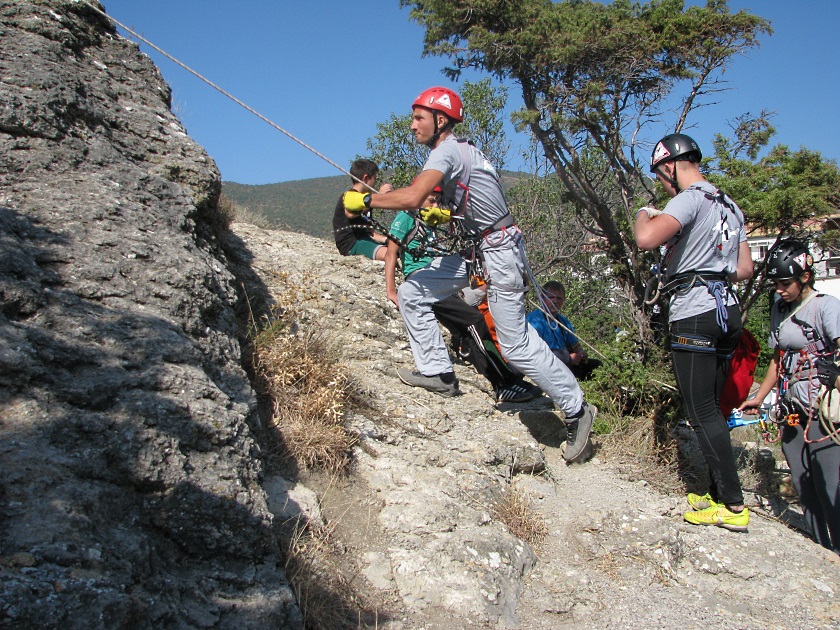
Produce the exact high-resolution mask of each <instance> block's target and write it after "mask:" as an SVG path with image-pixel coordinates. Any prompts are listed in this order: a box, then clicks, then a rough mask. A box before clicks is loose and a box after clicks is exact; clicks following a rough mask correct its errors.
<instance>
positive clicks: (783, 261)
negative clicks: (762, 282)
mask: <svg viewBox="0 0 840 630" xmlns="http://www.w3.org/2000/svg"><path fill="white" fill-rule="evenodd" d="M765 263H766V265H767V267H766V269H767V277H768V278H769V279H770V280H790V279H791V278H799V277H801V276H802V274H803V273H805V272H806V271H810V272H811V275H812V276H813V275H814V258H813V257H812V256H811V252H809V251H808V246H807V245H805V243H803V242H801V241H795V240H793V239H787V240H784V241H780V242H779V243H777V244H776V245H774V246H773V247H772V248H771V249H770V251H769V252H767V258H766V259H765Z"/></svg>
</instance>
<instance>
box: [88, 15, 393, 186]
mask: <svg viewBox="0 0 840 630" xmlns="http://www.w3.org/2000/svg"><path fill="white" fill-rule="evenodd" d="M73 2H77V3H79V2H80V3H82V4H84V5H86V6H88V7H90V8H91V9H93V11H95V12H96V13H98V14H99V15H101V16H102V17H104V18H105V19H107V20H109V21H111V22H113V23H114V24H116V25H117V26H119V27H120V28H121V29H123V30H124V31H126V32H128V33H131V34H132V35H133V36H134V37H136V38H137V39H139V40H140V41H141V42H143V43H144V44H146V45H147V46H150V47H151V48H153V49H154V50H156V51H158V52H159V53H160V54H161V55H163V56H164V57H166V58H167V59H169V60H170V61H172V62H173V63H175V64H177V65H179V66H181V67H182V68H183V69H184V70H186V71H187V72H189V73H190V74H192V75H194V76H196V77H198V78H199V79H201V80H202V81H204V82H205V83H206V84H207V85H209V86H210V87H212V88H213V89H214V90H217V91H218V92H221V93H222V94H224V95H225V96H227V97H228V98H229V99H230V100H232V101H233V102H234V103H236V104H237V105H239V106H241V107H243V108H245V109H246V110H248V111H249V112H251V113H252V114H254V116H256V117H257V118H259V119H260V120H262V121H264V122H266V123H268V124H269V125H271V126H272V127H274V128H275V129H276V130H277V131H279V132H280V133H282V134H284V135H285V136H287V137H288V138H290V139H291V140H294V141H295V142H297V143H298V144H299V145H300V146H302V147H303V148H304V149H307V150H308V151H311V152H312V153H314V154H315V155H317V156H318V157H319V158H321V159H322V160H324V161H325V162H327V163H328V164H330V165H332V166H334V167H335V168H337V169H338V170H339V171H341V172H342V173H344V174H345V175H349V176H350V177H351V178H352V179H354V180H355V181H357V182H359V183H360V184H363V185H364V186H366V187H367V188H368V189H370V191H371V192H378V191H377V190H376V189H375V188H373V187H371V186H369V185H368V184H366V183H365V182H363V181H362V180H360V179H359V178H358V177H353V175H351V174H350V172H349V171H347V170H346V169H344V168H342V167H341V166H339V165H338V164H336V163H335V162H333V161H332V160H331V159H329V158H328V157H327V156H325V155H324V154H323V153H320V152H319V151H317V150H316V149H314V148H312V147H311V146H309V145H308V144H306V143H305V142H304V141H303V140H301V139H299V138H296V137H295V136H294V135H292V134H291V133H289V132H288V131H286V130H285V129H283V128H282V127H281V126H280V125H278V124H277V123H275V122H273V121H272V120H270V119H268V118H266V117H265V116H263V115H262V114H261V113H259V112H258V111H257V110H255V109H253V108H252V107H250V106H249V105H247V104H246V103H244V102H242V101H241V100H239V99H238V98H236V97H235V96H233V94H231V93H229V92H227V91H226V90H224V89H222V88H221V87H219V86H218V85H216V84H215V83H213V82H212V81H211V80H210V79H208V78H206V77H204V76H202V75H201V74H199V73H198V72H196V71H195V70H193V69H192V68H190V67H189V66H187V65H186V64H184V63H183V62H181V61H179V60H178V59H176V58H175V57H173V56H172V55H170V54H169V53H168V52H166V51H165V50H163V49H161V48H159V47H158V46H156V45H155V44H153V43H152V42H150V41H149V40H148V39H146V38H145V37H143V36H142V35H140V34H138V33H136V32H135V31H133V30H132V29H130V28H129V27H127V26H126V25H125V24H123V23H122V22H119V21H118V20H116V19H115V18H113V17H111V16H110V15H108V14H107V13H105V12H104V11H102V10H101V9H99V8H98V7H95V6H93V5H92V4H91V3H90V2H89V1H88V0H73Z"/></svg>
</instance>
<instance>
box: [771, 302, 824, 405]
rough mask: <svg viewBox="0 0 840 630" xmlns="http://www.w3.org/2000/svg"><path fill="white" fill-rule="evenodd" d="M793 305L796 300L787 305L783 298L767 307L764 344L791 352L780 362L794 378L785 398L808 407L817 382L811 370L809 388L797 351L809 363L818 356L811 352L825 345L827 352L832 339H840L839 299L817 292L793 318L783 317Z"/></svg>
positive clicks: (815, 394)
mask: <svg viewBox="0 0 840 630" xmlns="http://www.w3.org/2000/svg"><path fill="white" fill-rule="evenodd" d="M797 306H799V302H793V303H790V304H788V303H787V302H785V301H784V300H778V301H777V302H776V303H775V304H774V305H773V308H772V309H770V337H769V339H768V344H769V345H770V347H771V348H779V349H780V350H784V351H785V352H786V353H787V352H788V351H791V352H790V355H791V357H790V358H789V359H786V360H785V359H783V361H782V368H783V369H784V370H785V372H786V376H787V377H788V378H791V377H796V378H795V379H794V380H795V382H793V383H792V384H791V385H790V389H789V390H788V394H787V397H788V398H789V399H792V400H795V401H796V402H798V403H799V404H800V405H802V406H803V407H804V408H805V409H808V406H809V404H810V401H811V400H812V399H815V398H816V396H817V393H818V392H819V389H820V382H819V381H818V380H817V373H816V370H815V369H814V370H812V374H811V376H812V378H811V379H810V387H809V378H808V377H809V371H808V369H807V368H808V366H807V365H805V366H804V367H805V368H806V369H804V370H803V369H802V365H800V366H799V367H797V363H798V362H799V351H800V350H802V349H805V351H806V354H807V356H808V358H809V359H810V360H811V364H812V365H813V362H814V361H816V360H817V358H818V355H817V354H815V353H816V352H817V351H819V350H821V349H822V348H825V347H826V346H827V349H828V350H829V351H831V350H834V349H835V348H836V347H837V344H836V343H835V340H836V339H837V338H840V300H838V299H837V298H835V297H833V296H830V295H824V294H818V295H817V296H815V297H813V298H812V299H811V300H810V301H809V302H807V303H806V304H805V306H803V307H802V308H801V309H800V310H799V311H798V312H797V313H796V314H794V316H793V317H791V318H790V319H787V318H788V316H789V315H790V314H791V312H793V310H794V309H795V308H796V307H797ZM785 319H787V321H785ZM782 322H784V323H782ZM780 324H781V328H780V327H779V326H780Z"/></svg>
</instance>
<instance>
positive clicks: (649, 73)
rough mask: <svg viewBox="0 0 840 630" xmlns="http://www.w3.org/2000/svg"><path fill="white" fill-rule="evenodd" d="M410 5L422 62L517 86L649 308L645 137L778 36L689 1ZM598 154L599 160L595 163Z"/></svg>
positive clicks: (495, 0) (524, 120)
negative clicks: (633, 225)
mask: <svg viewBox="0 0 840 630" xmlns="http://www.w3.org/2000/svg"><path fill="white" fill-rule="evenodd" d="M401 3H402V5H403V6H408V7H411V18H412V19H413V20H415V21H416V22H418V23H419V24H421V25H422V26H423V27H424V28H425V41H424V52H425V54H432V55H441V56H446V57H449V58H450V60H451V62H452V63H451V66H450V67H449V68H448V70H447V72H448V74H449V75H450V76H452V77H457V76H458V75H459V74H460V72H461V71H462V70H463V69H465V68H476V69H479V70H485V71H487V72H489V73H490V74H492V75H495V76H497V77H499V78H502V79H510V80H513V81H514V82H516V83H517V84H519V86H520V87H521V90H522V98H523V102H524V107H523V109H522V110H521V111H520V112H518V113H517V114H516V120H518V122H519V124H520V125H521V126H522V127H523V128H527V129H528V130H529V131H530V132H531V134H532V136H533V137H534V138H535V139H536V140H537V142H538V143H539V144H540V146H541V148H542V150H543V152H544V154H545V156H546V159H547V160H548V162H549V164H550V165H551V168H552V170H553V172H554V173H556V175H557V177H558V178H559V179H560V181H561V182H562V184H563V186H564V187H565V188H566V189H567V190H568V194H569V196H570V197H571V199H572V200H574V203H575V207H576V209H577V211H578V212H579V213H581V214H582V215H585V216H586V217H587V219H588V221H589V222H591V224H592V225H594V226H597V234H598V235H599V236H601V237H602V238H603V249H604V251H606V253H607V254H608V256H609V257H610V259H611V262H612V267H613V269H614V271H615V273H616V274H617V277H618V278H619V279H620V280H621V281H622V282H623V283H625V284H626V285H627V286H630V287H632V288H633V290H634V291H635V295H636V300H637V302H638V301H640V299H641V296H642V295H643V291H644V282H645V280H646V278H647V267H648V261H647V260H646V259H645V257H644V256H641V255H639V252H638V250H637V248H636V245H635V241H634V239H633V237H632V231H630V230H628V229H627V227H628V226H629V223H630V220H631V217H632V216H633V211H634V210H635V207H636V206H638V205H643V203H644V202H642V203H637V201H636V199H637V198H639V197H642V198H643V199H644V200H645V201H647V199H648V198H649V197H650V195H651V194H652V191H653V185H652V182H651V180H650V178H649V177H648V176H647V175H646V169H645V168H644V166H643V164H644V163H645V162H646V158H647V155H648V151H647V149H646V148H645V147H644V146H640V145H637V138H639V137H640V136H639V132H641V131H642V129H643V128H645V127H646V126H651V125H652V124H656V125H661V122H660V121H661V119H662V117H663V116H664V115H666V114H667V113H668V112H669V111H671V107H672V104H673V99H672V98H669V97H672V96H675V95H676V96H678V97H679V98H680V99H681V102H680V105H679V107H678V108H677V109H678V111H679V114H678V117H677V120H675V121H674V125H673V128H674V129H675V130H679V129H680V128H682V126H683V125H684V124H685V122H686V120H687V118H688V115H689V114H690V112H691V111H692V110H693V109H694V108H696V107H698V106H700V105H703V104H704V97H705V96H707V95H708V94H709V93H711V92H717V91H719V89H718V88H716V87H715V84H716V80H717V79H718V78H719V76H720V74H721V72H722V71H723V70H724V69H725V68H726V66H727V65H728V64H729V62H730V61H731V59H732V58H733V57H734V56H735V55H736V54H738V53H740V52H742V51H744V50H746V49H748V48H750V47H752V46H754V45H756V42H757V37H758V35H759V34H761V33H765V32H769V31H770V28H769V24H768V22H767V21H766V20H763V19H762V18H759V17H756V16H753V15H750V14H749V13H746V12H744V11H739V12H738V13H735V14H732V13H730V12H729V9H728V6H727V3H726V2H725V1H724V0H709V1H708V2H707V4H706V6H705V7H688V8H686V7H684V5H683V2H682V0H654V1H652V2H649V3H639V2H631V1H630V0H614V1H613V2H610V3H599V2H592V1H589V0H566V1H563V2H553V1H552V0H520V1H519V2H515V3H514V2H506V1H504V0H464V1H463V2H457V3H456V2H451V0H401ZM678 88H679V89H680V91H679V92H678V93H676V94H675V92H677V89H678ZM666 99H669V100H667V101H666ZM662 131H663V132H665V131H667V130H666V129H663V130H662ZM657 135H659V134H657ZM662 135H664V133H663V134H662ZM639 149H644V150H643V151H641V153H637V151H638V150H639ZM591 152H597V153H599V154H600V155H601V156H602V157H601V158H600V159H592V158H587V153H590V154H591Z"/></svg>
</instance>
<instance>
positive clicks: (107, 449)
mask: <svg viewBox="0 0 840 630" xmlns="http://www.w3.org/2000/svg"><path fill="white" fill-rule="evenodd" d="M99 6H100V7H101V5H99ZM0 39H2V42H3V44H2V46H0V470H2V482H0V484H2V485H0V500H2V505H3V508H2V516H0V519H2V520H1V521H0V523H2V524H1V525H0V602H2V604H0V624H9V625H10V626H15V627H36V626H37V627H63V628H67V627H89V628H114V627H128V626H131V627H210V626H219V627H238V628H241V627H268V626H272V627H285V626H289V627H294V626H296V625H299V624H300V615H299V612H298V610H297V607H296V605H295V603H294V598H293V596H292V594H291V591H290V590H289V588H288V585H287V583H286V580H285V577H284V573H283V571H282V569H281V568H280V567H278V564H277V563H278V557H277V549H276V545H275V543H274V542H273V537H272V535H271V531H270V529H271V516H270V513H269V511H268V509H267V506H266V501H265V494H264V493H263V491H262V489H261V488H260V486H259V476H260V463H259V462H260V460H259V457H258V447H257V445H256V444H255V442H254V440H253V438H252V431H251V428H253V426H254V423H256V422H257V417H256V415H255V408H256V401H255V395H254V392H253V390H252V389H251V386H250V384H249V381H248V378H247V375H246V373H245V372H244V371H243V369H242V367H241V362H242V359H241V351H240V346H239V342H238V338H237V335H238V325H237V321H236V317H235V313H234V308H233V307H234V305H235V301H236V299H237V296H236V291H235V282H234V279H233V276H232V274H231V273H230V272H229V271H228V270H227V268H226V265H225V254H224V251H223V249H222V248H221V247H220V245H219V242H218V235H219V234H220V233H221V232H220V225H221V222H220V221H219V219H217V218H215V217H216V211H217V204H218V197H219V192H220V189H221V182H220V177H219V173H218V171H217V169H216V167H215V164H214V162H213V160H212V159H210V158H209V157H208V156H207V155H206V153H205V152H204V151H203V149H202V148H201V147H199V146H197V145H196V144H195V143H194V142H193V141H192V140H191V139H190V138H189V137H188V136H187V134H186V132H185V130H184V129H183V127H182V126H181V124H180V123H179V121H178V120H177V119H176V117H175V116H174V115H173V114H172V113H171V111H170V90H169V88H168V86H167V85H166V84H165V83H164V81H163V80H162V78H161V76H160V74H159V72H158V71H157V69H156V68H155V67H154V66H153V64H152V63H151V61H150V60H149V59H148V58H147V57H146V56H145V55H143V54H141V53H140V52H139V50H138V48H137V46H136V45H134V44H132V43H130V42H127V41H125V40H124V39H121V38H120V37H118V36H117V35H116V33H115V31H114V30H113V29H112V28H111V26H110V25H109V24H108V23H107V21H106V20H104V19H103V18H101V17H100V16H98V15H97V14H96V13H95V12H94V11H92V10H91V9H90V8H88V7H86V6H85V5H84V4H82V3H76V2H69V1H60V0H55V1H40V2H21V1H15V2H2V3H0ZM249 427H251V428H249Z"/></svg>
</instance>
